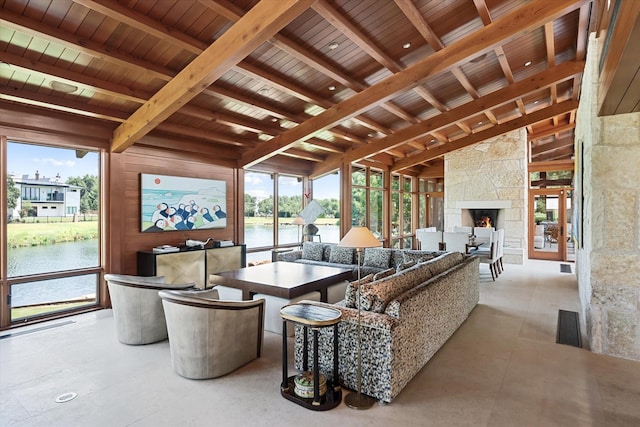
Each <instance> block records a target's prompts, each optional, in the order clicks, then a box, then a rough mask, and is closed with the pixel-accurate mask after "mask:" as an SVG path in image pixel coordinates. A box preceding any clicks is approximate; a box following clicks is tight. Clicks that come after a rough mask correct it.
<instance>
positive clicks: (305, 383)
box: [293, 371, 327, 399]
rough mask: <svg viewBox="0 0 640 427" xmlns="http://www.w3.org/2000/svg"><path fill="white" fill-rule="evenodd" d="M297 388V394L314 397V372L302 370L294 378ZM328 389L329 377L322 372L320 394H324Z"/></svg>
mask: <svg viewBox="0 0 640 427" xmlns="http://www.w3.org/2000/svg"><path fill="white" fill-rule="evenodd" d="M293 382H294V383H295V388H294V392H295V394H296V395H297V396H300V397H304V398H307V399H312V398H313V372H311V371H304V372H300V373H299V374H298V375H296V377H295V378H294V381H293ZM326 391H327V378H326V377H325V376H324V375H323V374H322V373H321V374H320V396H324V394H325V393H326Z"/></svg>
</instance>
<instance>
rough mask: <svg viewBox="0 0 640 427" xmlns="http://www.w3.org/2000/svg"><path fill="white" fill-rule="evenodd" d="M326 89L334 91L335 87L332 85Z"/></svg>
mask: <svg viewBox="0 0 640 427" xmlns="http://www.w3.org/2000/svg"><path fill="white" fill-rule="evenodd" d="M328 89H329V90H336V87H335V86H333V85H331V86H329V87H328Z"/></svg>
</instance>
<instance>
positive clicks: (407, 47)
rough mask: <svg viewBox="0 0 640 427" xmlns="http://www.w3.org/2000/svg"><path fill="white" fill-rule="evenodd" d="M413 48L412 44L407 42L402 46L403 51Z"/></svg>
mask: <svg viewBox="0 0 640 427" xmlns="http://www.w3.org/2000/svg"><path fill="white" fill-rule="evenodd" d="M410 47H411V42H406V43H405V44H403V45H402V48H403V49H409V48H410Z"/></svg>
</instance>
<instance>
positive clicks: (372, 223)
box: [351, 166, 385, 240]
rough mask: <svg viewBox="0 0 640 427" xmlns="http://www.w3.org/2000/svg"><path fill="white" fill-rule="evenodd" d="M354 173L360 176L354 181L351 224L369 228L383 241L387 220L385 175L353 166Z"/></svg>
mask: <svg viewBox="0 0 640 427" xmlns="http://www.w3.org/2000/svg"><path fill="white" fill-rule="evenodd" d="M352 172H353V173H354V174H357V175H358V176H357V177H354V178H353V179H352V183H353V185H352V196H353V198H352V203H351V213H352V219H351V224H352V225H355V226H362V227H367V228H369V230H371V232H372V233H373V234H374V235H375V236H376V237H378V238H379V239H381V240H382V239H383V238H384V218H385V216H384V215H385V213H384V191H385V190H384V185H385V183H384V174H383V173H382V171H379V170H375V169H370V168H362V167H358V166H353V167H352ZM363 178H364V180H363ZM356 182H357V183H358V184H356Z"/></svg>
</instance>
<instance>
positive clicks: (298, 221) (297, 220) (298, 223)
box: [291, 215, 304, 247]
mask: <svg viewBox="0 0 640 427" xmlns="http://www.w3.org/2000/svg"><path fill="white" fill-rule="evenodd" d="M291 223H292V224H295V225H296V226H297V227H298V242H299V243H300V247H302V240H300V226H301V225H304V218H302V217H301V216H300V215H298V216H297V217H295V218H294V219H293V221H292V222H291Z"/></svg>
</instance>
